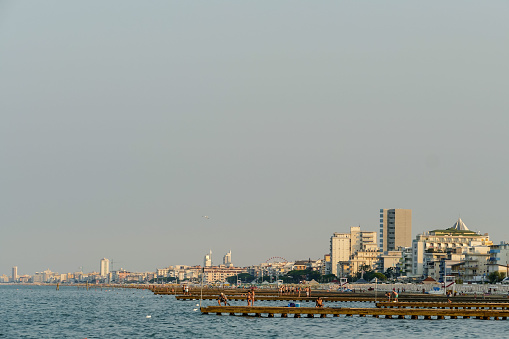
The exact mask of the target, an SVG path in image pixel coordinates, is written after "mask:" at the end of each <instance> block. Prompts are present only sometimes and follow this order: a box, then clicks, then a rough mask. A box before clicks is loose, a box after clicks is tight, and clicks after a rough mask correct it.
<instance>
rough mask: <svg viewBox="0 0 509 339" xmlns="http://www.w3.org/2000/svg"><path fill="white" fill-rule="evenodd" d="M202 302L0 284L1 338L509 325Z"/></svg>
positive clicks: (304, 333) (333, 333) (404, 332)
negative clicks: (267, 310) (244, 313)
mask: <svg viewBox="0 0 509 339" xmlns="http://www.w3.org/2000/svg"><path fill="white" fill-rule="evenodd" d="M196 304H197V301H177V300H175V298H174V297H173V296H155V295H153V294H152V293H150V292H149V291H143V290H131V289H125V290H124V289H113V290H111V289H109V290H106V289H103V290H102V291H101V290H94V289H91V290H90V291H86V290H84V289H80V290H78V289H77V288H76V287H61V288H60V291H58V292H57V291H55V287H50V286H48V287H45V286H32V287H30V286H0V338H246V337H250V338H257V337H258V338H288V337H296V338H307V337H312V338H338V337H346V338H357V337H361V336H363V337H364V336H368V338H372V337H374V338H377V337H378V338H382V337H390V338H409V337H410V338H418V337H425V338H429V337H440V338H479V337H489V336H493V337H498V338H502V337H507V336H506V331H507V328H508V326H509V320H506V321H494V320H475V319H465V320H463V319H458V320H409V319H408V320H404V319H403V320H400V319H377V318H371V317H366V318H359V317H351V318H344V317H340V318H332V317H331V318H313V319H308V318H300V319H299V318H297V319H295V318H277V317H276V318H255V317H238V316H237V317H233V316H227V315H223V316H216V315H202V314H201V313H200V312H197V311H194V309H196ZM214 304H217V303H216V302H215V301H204V305H214ZM231 304H232V305H235V304H237V305H243V304H244V302H231ZM257 304H258V305H263V304H264V303H263V302H257ZM266 305H273V306H276V305H277V306H284V305H285V303H281V304H276V303H274V302H268V303H266ZM309 305H310V306H311V304H309ZM302 306H306V305H305V304H303V305H302ZM326 306H327V305H326ZM334 306H336V307H338V306H344V307H348V306H350V307H371V306H372V305H371V304H368V303H348V304H343V305H341V304H339V303H336V304H334ZM148 315H149V316H151V317H150V318H147V316H148Z"/></svg>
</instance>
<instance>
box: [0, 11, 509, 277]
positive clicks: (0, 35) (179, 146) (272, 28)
mask: <svg viewBox="0 0 509 339" xmlns="http://www.w3.org/2000/svg"><path fill="white" fill-rule="evenodd" d="M508 10H509V4H508V3H507V2H503V1H492V2H489V3H478V2H472V1H450V2H447V3H407V2H396V3H391V4H390V5H389V4H387V3H369V4H366V3H358V2H344V1H339V2H332V1H326V2H319V3H317V2H308V3H306V2H290V1H282V2H269V1H257V2H253V3H244V2H242V3H239V2H228V1H220V2H172V1H169V2H148V3H147V2H143V3H142V2H134V1H109V2H99V1H95V2H94V1H92V2H64V1H45V2H16V1H2V2H0V60H1V61H0V117H1V122H2V123H0V164H1V166H2V178H1V179H0V180H1V183H2V185H1V187H2V192H1V195H0V199H1V205H2V213H1V219H0V221H1V234H0V274H9V273H10V270H11V267H12V266H17V267H18V268H19V274H31V273H33V272H35V271H40V270H44V269H46V268H50V269H51V270H53V271H58V272H72V271H76V270H77V269H78V268H79V267H80V266H83V269H84V270H86V271H92V270H98V269H99V264H98V263H99V260H100V259H101V258H103V257H106V258H110V259H112V260H114V261H115V262H117V263H118V264H115V265H117V266H122V267H124V268H126V269H130V270H135V271H145V270H154V269H155V268H156V267H165V266H168V265H172V264H185V265H199V264H201V263H202V262H203V256H204V254H206V253H208V251H209V249H211V250H212V252H213V253H214V254H217V257H214V261H215V262H216V261H217V263H219V261H220V258H221V256H222V255H223V254H224V253H226V252H228V251H229V250H231V251H232V253H233V262H234V264H235V265H238V266H244V265H250V264H256V263H259V262H263V261H265V260H266V259H268V258H270V257H272V256H281V257H284V258H287V259H289V260H297V259H307V258H311V259H317V258H321V257H323V255H324V254H325V253H328V252H329V241H330V237H331V236H332V234H333V233H334V232H347V231H348V230H349V228H350V226H358V225H361V227H362V228H363V230H368V231H378V229H379V210H380V209H381V208H405V209H412V230H413V231H412V233H413V237H415V236H416V235H417V234H419V233H422V232H423V231H427V230H431V229H434V228H447V227H450V226H452V225H453V224H454V222H455V221H456V220H457V219H458V217H459V216H461V218H462V220H463V221H464V222H465V223H466V225H468V227H469V228H470V229H471V230H475V231H480V232H482V233H489V235H490V238H491V239H492V240H493V241H496V242H498V241H502V240H505V241H508V240H509V237H508V234H507V226H506V225H505V220H506V205H507V201H508V200H507V191H508V189H509V184H508V180H507V173H508V170H509V157H508V151H507V145H508V144H509V133H508V127H509V115H508V114H507V107H508V104H509V99H508V96H507V91H508V83H507V79H508V78H509V69H508V67H507V60H509V45H508V44H507V41H508V40H507V39H508V32H509V22H508V21H507V14H506V13H507V12H508ZM205 215H206V216H208V217H209V218H204V217H203V216H205Z"/></svg>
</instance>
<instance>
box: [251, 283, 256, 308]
mask: <svg viewBox="0 0 509 339" xmlns="http://www.w3.org/2000/svg"><path fill="white" fill-rule="evenodd" d="M254 300H255V291H254V287H253V288H252V289H251V306H254Z"/></svg>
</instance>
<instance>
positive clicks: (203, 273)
mask: <svg viewBox="0 0 509 339" xmlns="http://www.w3.org/2000/svg"><path fill="white" fill-rule="evenodd" d="M204 275H205V267H203V268H202V269H201V289H200V309H201V301H202V299H203V276H204Z"/></svg>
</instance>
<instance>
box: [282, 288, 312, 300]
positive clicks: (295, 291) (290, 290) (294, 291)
mask: <svg viewBox="0 0 509 339" xmlns="http://www.w3.org/2000/svg"><path fill="white" fill-rule="evenodd" d="M302 292H305V293H306V297H310V296H311V287H289V286H280V287H279V294H280V295H288V294H297V295H298V296H299V297H300V296H301V293H302Z"/></svg>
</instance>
